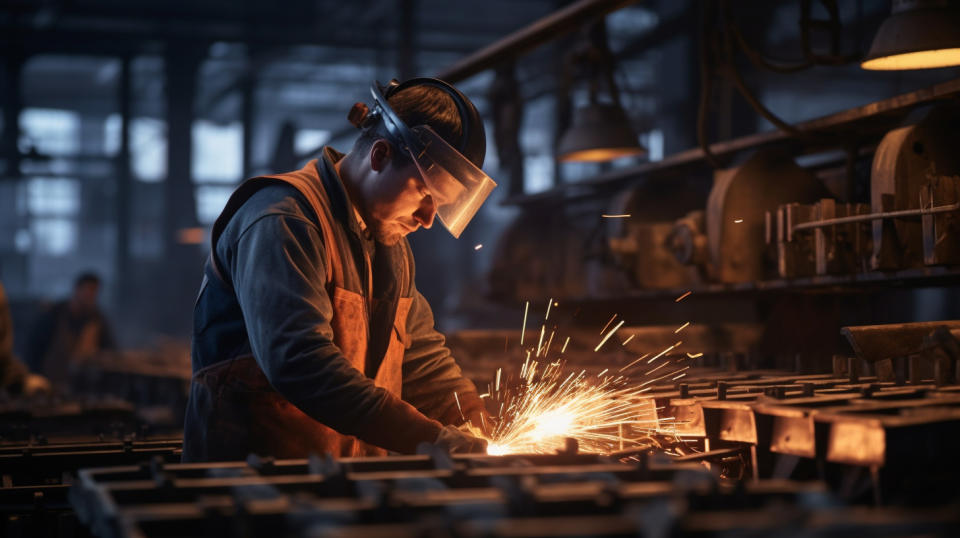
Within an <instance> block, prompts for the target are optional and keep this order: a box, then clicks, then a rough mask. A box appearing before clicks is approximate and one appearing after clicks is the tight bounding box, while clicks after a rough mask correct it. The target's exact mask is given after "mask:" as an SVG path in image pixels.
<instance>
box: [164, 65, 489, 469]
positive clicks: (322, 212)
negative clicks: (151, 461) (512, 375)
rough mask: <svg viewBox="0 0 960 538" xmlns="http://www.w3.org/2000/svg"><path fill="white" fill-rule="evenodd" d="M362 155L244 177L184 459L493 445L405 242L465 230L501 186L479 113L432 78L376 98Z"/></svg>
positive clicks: (227, 218)
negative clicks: (467, 429)
mask: <svg viewBox="0 0 960 538" xmlns="http://www.w3.org/2000/svg"><path fill="white" fill-rule="evenodd" d="M371 94H372V96H373V105H372V107H369V108H368V107H367V106H366V105H364V104H362V103H357V104H356V105H354V107H353V109H352V110H351V112H350V120H351V122H352V123H353V124H354V125H355V126H356V127H358V128H360V129H361V135H360V136H359V138H358V139H357V140H356V142H355V143H354V145H353V147H352V149H351V150H350V152H349V153H348V154H346V155H344V154H341V153H339V152H337V151H335V150H333V149H332V148H330V147H326V148H324V151H323V154H322V156H321V158H320V159H316V160H312V161H310V162H309V163H308V164H307V165H306V166H305V167H304V168H302V169H301V170H299V171H296V172H290V173H287V174H282V175H276V176H266V177H258V178H253V179H251V180H248V181H247V182H245V183H243V184H242V185H241V186H240V187H239V188H238V189H237V190H236V191H235V192H234V194H233V195H232V197H231V198H230V200H229V201H228V202H227V205H226V208H225V209H224V211H223V213H221V215H220V217H219V218H218V219H217V222H216V224H214V227H213V233H212V238H211V245H212V254H211V256H210V260H209V261H208V263H207V267H206V271H205V275H204V280H203V283H202V284H201V290H200V295H199V297H198V299H197V305H196V310H195V315H194V324H195V325H194V339H193V368H194V378H193V383H192V387H191V393H190V404H189V406H188V410H187V417H186V421H185V426H184V450H183V453H184V459H185V460H194V461H196V460H227V459H242V458H244V457H246V455H247V454H249V453H256V454H261V455H269V456H275V457H282V458H297V457H306V456H307V455H308V454H310V453H321V454H322V453H331V454H333V455H334V456H344V457H346V456H365V455H366V456H373V455H384V454H386V452H387V451H388V450H389V451H394V452H401V453H411V452H414V451H415V450H416V448H417V446H418V445H419V444H420V443H438V444H441V445H443V446H445V447H447V448H448V449H450V450H452V451H478V452H483V451H484V449H485V442H484V441H483V440H481V439H478V438H476V437H473V436H471V435H469V434H467V433H464V432H463V431H461V430H460V429H457V428H456V426H459V425H462V424H464V423H465V422H470V423H472V424H473V425H474V426H475V427H477V428H479V429H484V428H486V427H487V426H488V425H489V418H488V417H487V415H486V412H485V410H484V406H483V401H482V400H481V399H480V398H479V396H478V395H477V390H476V388H475V387H474V385H473V383H472V382H471V381H470V380H469V379H467V378H465V377H464V376H463V375H462V373H461V371H460V368H459V367H458V366H457V364H456V362H455V361H454V359H453V357H452V355H451V353H450V350H449V349H447V348H446V347H445V345H444V337H443V335H441V334H440V333H439V332H437V330H436V329H435V328H434V318H433V312H432V310H431V308H430V305H429V304H428V303H427V300H426V299H425V298H424V297H423V295H421V294H420V292H419V291H417V288H416V286H415V284H414V262H413V254H412V252H411V250H410V246H409V244H408V243H407V241H406V236H407V235H408V234H409V233H411V232H413V231H416V230H417V229H419V228H421V227H423V228H430V227H431V226H432V224H433V220H434V217H436V216H439V217H440V220H441V221H442V222H443V224H444V226H445V227H446V228H447V229H448V230H449V231H450V233H451V234H452V235H453V236H454V237H459V235H460V233H461V232H462V231H463V228H464V227H465V226H466V224H467V223H468V222H469V221H470V220H471V218H472V217H473V215H474V214H475V213H476V211H477V209H478V208H479V207H480V205H481V204H482V203H483V201H484V200H485V199H486V197H487V195H488V194H489V193H490V191H491V190H492V189H493V187H494V186H495V185H496V184H495V183H494V182H493V180H491V179H490V178H489V177H487V175H486V174H484V173H483V172H482V171H481V170H480V167H481V166H482V165H483V159H484V155H485V153H486V140H485V135H484V127H483V123H482V120H481V119H480V116H479V114H478V112H477V110H476V108H475V107H474V106H473V103H471V102H470V101H469V100H468V99H467V98H466V97H465V96H464V95H463V94H462V93H460V92H459V91H458V90H456V89H455V88H454V87H453V86H450V85H448V84H446V83H445V82H442V81H440V80H436V79H425V78H420V79H412V80H409V81H406V82H404V83H402V84H398V83H396V82H393V83H391V84H389V85H388V86H386V87H380V86H379V85H378V84H375V85H373V86H372V87H371Z"/></svg>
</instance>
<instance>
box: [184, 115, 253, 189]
mask: <svg viewBox="0 0 960 538" xmlns="http://www.w3.org/2000/svg"><path fill="white" fill-rule="evenodd" d="M191 172H192V174H193V179H194V180H195V181H198V182H217V183H234V182H236V181H239V180H240V179H241V176H242V175H243V125H242V124H241V123H240V122H233V123H230V124H227V125H218V124H216V123H213V122H209V121H205V120H198V121H195V122H194V123H193V165H192V167H191Z"/></svg>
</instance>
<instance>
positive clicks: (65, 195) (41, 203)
mask: <svg viewBox="0 0 960 538" xmlns="http://www.w3.org/2000/svg"><path fill="white" fill-rule="evenodd" d="M27 208H28V210H29V211H30V215H33V216H73V215H76V214H77V211H78V210H79V209H80V185H79V183H77V180H75V179H64V178H46V177H35V178H31V179H30V180H28V182H27Z"/></svg>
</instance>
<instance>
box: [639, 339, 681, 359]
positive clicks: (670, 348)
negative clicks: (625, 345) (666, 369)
mask: <svg viewBox="0 0 960 538" xmlns="http://www.w3.org/2000/svg"><path fill="white" fill-rule="evenodd" d="M682 343H683V340H681V341H679V342H677V343H676V344H673V345H672V346H670V347H668V348H667V349H664V350H663V351H661V352H660V353H657V354H656V355H654V356H653V358H651V359H650V360H648V361H647V364H650V363H651V362H653V361H655V360H657V359H659V358H660V357H662V356H664V355H666V354H667V353H670V352H671V351H673V348H675V347H677V346H679V345H680V344H682Z"/></svg>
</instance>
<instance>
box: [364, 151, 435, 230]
mask: <svg viewBox="0 0 960 538" xmlns="http://www.w3.org/2000/svg"><path fill="white" fill-rule="evenodd" d="M369 159H370V170H371V176H372V177H371V181H368V182H366V184H365V188H364V193H363V194H364V206H365V207H364V209H365V211H364V213H365V215H364V218H365V219H366V221H367V225H368V226H369V227H370V229H371V231H372V232H373V234H374V236H375V237H376V239H377V240H378V241H380V242H381V243H384V244H386V245H395V244H396V243H397V242H399V241H400V239H402V238H403V237H405V236H406V235H407V234H409V233H410V232H414V231H416V230H418V229H419V228H420V227H421V226H422V227H424V228H429V227H431V226H433V219H434V217H435V216H436V214H437V205H436V200H435V198H434V196H433V194H432V193H431V192H430V190H429V189H428V188H427V186H426V184H425V183H424V182H423V179H422V178H421V177H420V172H419V170H417V166H416V165H415V164H414V163H413V162H412V161H411V160H410V159H408V158H397V156H396V155H395V154H394V149H393V147H392V146H390V144H388V143H387V142H386V141H384V140H379V141H377V142H375V143H374V144H373V146H372V147H371V148H370V154H369Z"/></svg>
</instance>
